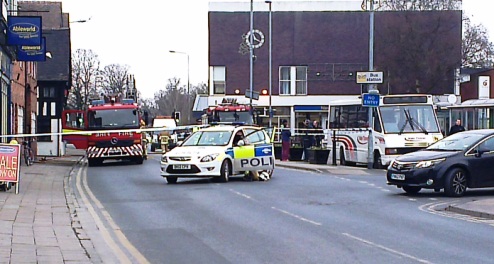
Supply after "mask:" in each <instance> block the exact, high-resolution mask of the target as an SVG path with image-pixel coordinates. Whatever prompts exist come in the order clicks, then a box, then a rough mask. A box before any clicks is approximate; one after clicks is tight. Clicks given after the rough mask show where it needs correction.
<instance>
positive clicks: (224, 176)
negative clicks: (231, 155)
mask: <svg viewBox="0 0 494 264" xmlns="http://www.w3.org/2000/svg"><path fill="white" fill-rule="evenodd" d="M220 173H221V176H220V181H221V182H228V179H229V178H230V161H229V160H224V161H223V163H222V164H221V169H220Z"/></svg>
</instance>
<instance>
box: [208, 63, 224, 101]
mask: <svg viewBox="0 0 494 264" xmlns="http://www.w3.org/2000/svg"><path fill="white" fill-rule="evenodd" d="M209 79H210V84H209V87H210V90H209V94H210V95H217V94H220V95H224V94H226V67H225V66H211V67H210V76H209ZM220 85H223V90H222V91H221V90H220V91H217V88H218V86H220ZM218 89H221V88H218Z"/></svg>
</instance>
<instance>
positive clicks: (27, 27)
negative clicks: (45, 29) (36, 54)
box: [7, 16, 42, 46]
mask: <svg viewBox="0 0 494 264" xmlns="http://www.w3.org/2000/svg"><path fill="white" fill-rule="evenodd" d="M7 25H8V27H7V45H9V46H23V45H24V46H39V45H41V37H42V30H41V29H42V27H41V17H40V16H9V17H8V19H7Z"/></svg>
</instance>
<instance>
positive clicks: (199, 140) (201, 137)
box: [181, 131, 232, 147]
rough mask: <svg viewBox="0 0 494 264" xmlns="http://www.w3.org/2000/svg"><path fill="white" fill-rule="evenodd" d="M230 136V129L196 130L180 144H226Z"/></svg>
mask: <svg viewBox="0 0 494 264" xmlns="http://www.w3.org/2000/svg"><path fill="white" fill-rule="evenodd" d="M231 137H232V131H198V132H196V133H194V134H192V135H191V136H190V137H189V138H188V139H187V140H186V141H184V143H183V144H182V145H181V146H183V147H185V146H226V145H227V144H228V142H229V141H230V138H231Z"/></svg>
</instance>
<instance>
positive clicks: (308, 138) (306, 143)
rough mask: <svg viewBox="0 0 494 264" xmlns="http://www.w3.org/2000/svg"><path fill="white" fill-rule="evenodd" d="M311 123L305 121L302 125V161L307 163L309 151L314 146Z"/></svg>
mask: <svg viewBox="0 0 494 264" xmlns="http://www.w3.org/2000/svg"><path fill="white" fill-rule="evenodd" d="M313 128H314V127H313V126H312V122H311V121H310V120H309V119H307V120H305V124H304V136H303V147H304V160H305V161H309V155H308V153H309V149H310V148H311V147H312V145H313V144H314V135H313V133H314V131H313Z"/></svg>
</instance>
